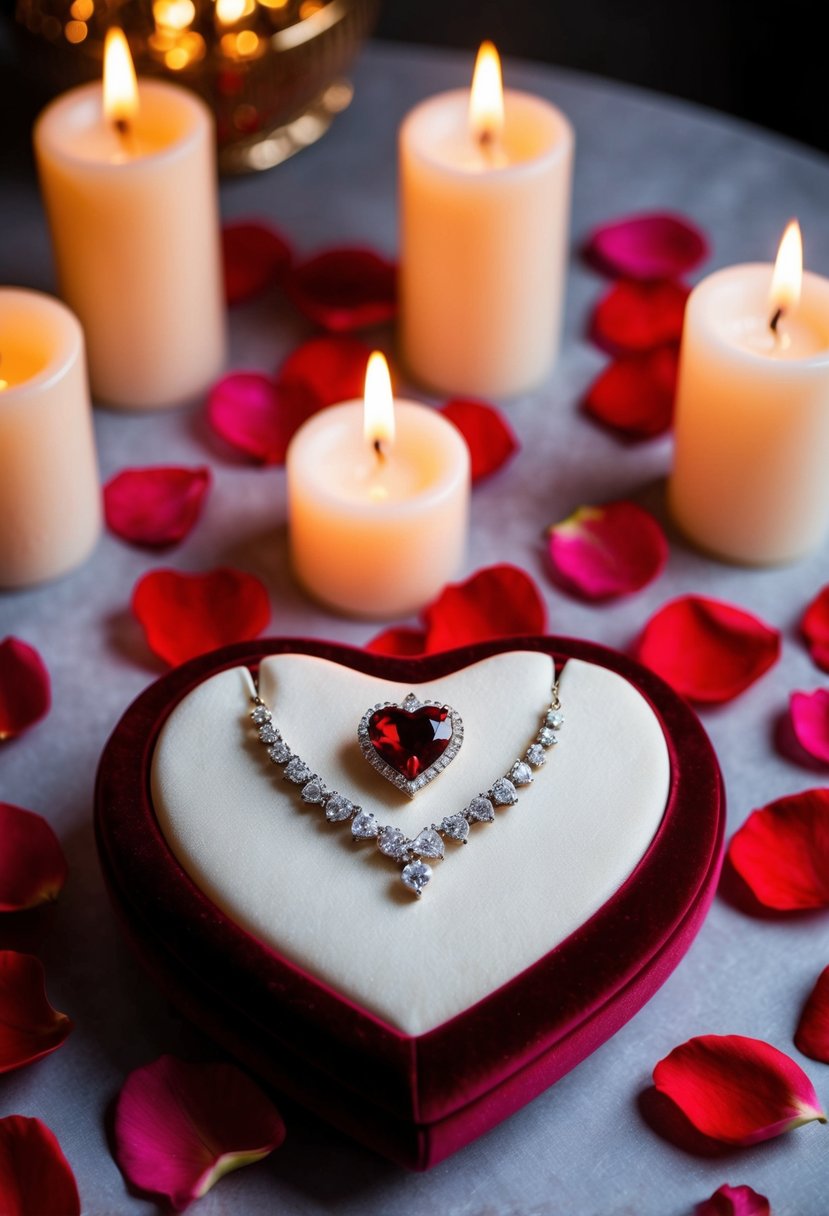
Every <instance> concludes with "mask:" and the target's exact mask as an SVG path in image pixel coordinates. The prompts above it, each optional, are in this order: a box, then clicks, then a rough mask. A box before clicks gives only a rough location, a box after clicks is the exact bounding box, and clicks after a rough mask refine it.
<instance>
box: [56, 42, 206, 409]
mask: <svg viewBox="0 0 829 1216" xmlns="http://www.w3.org/2000/svg"><path fill="white" fill-rule="evenodd" d="M104 86H105V87H104V90H103V95H102V90H101V86H100V85H96V84H90V85H84V86H82V87H81V88H79V89H73V90H72V91H71V92H69V93H65V94H64V95H63V96H61V97H59V98H58V99H57V100H56V101H54V102H53V103H52V104H51V105H50V106H48V107H47V108H46V110H45V111H44V112H43V114H42V115H41V116H40V118H39V120H38V122H37V125H36V127H35V153H36V157H37V162H38V170H39V173H40V181H41V188H42V191H43V197H44V201H45V204H46V210H47V213H48V218H49V225H50V228H51V232H52V243H53V246H54V251H55V260H56V262H57V272H58V280H59V283H60V289H61V294H62V295H63V297H64V299H65V300H66V301H67V303H68V304H69V305H70V307H71V308H72V309H73V310H74V311H75V312H76V313H77V315H78V317H79V318H80V321H81V323H82V325H83V327H84V331H85V333H86V340H87V345H88V348H89V366H90V376H91V380H92V389H93V392H94V393H95V395H96V396H98V397H100V398H102V399H103V400H104V401H106V402H108V403H109V404H110V405H116V406H126V407H129V408H135V409H155V408H158V407H161V406H168V405H177V404H179V403H181V402H184V401H187V400H189V399H191V398H193V397H195V396H196V395H197V394H199V393H201V392H203V391H204V390H205V389H206V388H207V387H208V385H209V384H210V383H211V382H212V381H213V380H214V379H215V377H216V375H217V374H218V372H219V370H220V369H221V366H222V364H223V362H224V354H225V313H224V294H223V285H222V269H221V260H220V250H219V221H218V202H217V186H216V170H215V151H214V136H213V120H212V118H211V115H210V112H209V111H208V109H207V107H206V106H205V105H204V103H203V102H202V101H201V100H200V99H199V98H197V97H196V96H195V95H194V94H192V93H190V92H189V91H187V90H185V89H182V88H179V87H178V86H176V85H171V84H166V83H163V82H161V81H150V80H141V81H140V82H138V84H137V86H136V81H135V75H134V71H133V68H132V61H131V59H130V55H129V49H128V47H127V43H126V39H125V38H124V36H123V34H122V33H121V31H119V30H111V31H110V33H109V34H108V36H107V44H106V51H105V68H104Z"/></svg>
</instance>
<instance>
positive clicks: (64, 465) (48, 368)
mask: <svg viewBox="0 0 829 1216" xmlns="http://www.w3.org/2000/svg"><path fill="white" fill-rule="evenodd" d="M100 526H101V507H100V489H99V484H98V469H97V461H96V457H95V439H94V435H93V430H92V411H91V408H90V403H89V390H88V387H87V380H86V364H85V360H84V342H83V331H82V330H81V327H80V325H79V324H78V321H77V319H76V318H75V317H73V316H72V314H71V313H70V312H69V310H68V309H67V308H64V306H63V305H62V304H60V303H59V302H58V301H57V300H53V299H52V298H51V297H50V296H45V295H41V294H40V292H35V291H23V290H22V289H18V288H11V287H9V288H1V289H0V587H24V586H28V585H29V584H32V583H39V582H43V581H44V580H46V579H50V578H55V577H57V576H58V575H60V574H64V573H65V572H66V571H67V570H71V569H72V568H73V567H74V566H77V565H78V564H79V563H80V562H82V561H83V560H84V558H86V557H87V556H88V554H89V553H90V551H91V550H92V548H93V546H94V544H95V541H96V540H97V538H98V533H99V531H100Z"/></svg>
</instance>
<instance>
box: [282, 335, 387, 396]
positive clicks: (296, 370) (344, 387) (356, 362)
mask: <svg viewBox="0 0 829 1216" xmlns="http://www.w3.org/2000/svg"><path fill="white" fill-rule="evenodd" d="M370 354H371V347H370V346H367V345H366V344H365V342H362V341H361V340H360V339H359V338H351V337H342V336H336V335H329V334H326V335H324V336H323V337H320V338H310V339H309V340H308V341H307V342H303V343H302V345H301V346H298V347H297V349H296V350H295V351H294V352H293V353H292V354H290V355H289V356H288V358H287V359H286V360H285V362H284V363H283V364H282V366H281V367H280V368H279V371H278V372H277V373H276V384H277V387H278V388H280V389H282V390H287V391H289V392H292V393H297V394H307V395H309V396H310V397H312V398H313V399H314V401H315V402H316V405H317V408H318V409H322V408H323V407H324V406H327V405H337V404H338V403H339V402H341V401H352V400H354V399H358V398H361V397H362V396H363V388H364V386H365V379H366V366H367V364H368V360H369V355H370Z"/></svg>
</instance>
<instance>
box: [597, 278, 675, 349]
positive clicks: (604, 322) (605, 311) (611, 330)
mask: <svg viewBox="0 0 829 1216" xmlns="http://www.w3.org/2000/svg"><path fill="white" fill-rule="evenodd" d="M689 293H690V288H689V287H686V286H685V284H684V283H673V282H663V283H631V282H629V281H628V280H626V279H623V280H622V281H621V282H619V283H614V284H613V286H612V287H611V288H610V290H609V291H608V293H607V295H606V296H604V298H603V299H601V300H600V301H599V303H598V305H597V306H596V311H595V312H594V314H593V319H592V322H591V325H590V334H591V337H592V339H593V341H594V342H596V343H597V344H598V345H599V346H601V347H602V348H603V349H604V350H606V351H608V353H609V354H611V355H625V354H628V355H635V354H640V353H643V352H645V351H649V350H654V349H655V348H656V347H657V346H664V345H666V344H670V343H677V344H678V343H679V340H680V338H681V337H682V321H683V318H684V316H685V302H686V300H687V299H688V295H689Z"/></svg>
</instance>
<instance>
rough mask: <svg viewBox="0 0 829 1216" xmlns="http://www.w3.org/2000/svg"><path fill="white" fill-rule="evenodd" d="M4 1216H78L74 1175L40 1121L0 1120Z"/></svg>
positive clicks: (0, 1203) (0, 1183) (0, 1206)
mask: <svg viewBox="0 0 829 1216" xmlns="http://www.w3.org/2000/svg"><path fill="white" fill-rule="evenodd" d="M0 1211H2V1213H3V1216H80V1213H81V1200H80V1196H79V1195H78V1187H77V1185H76V1183H75V1176H74V1174H73V1173H72V1169H71V1167H70V1165H69V1162H68V1161H67V1160H66V1158H65V1157H64V1155H63V1152H62V1151H61V1147H60V1145H59V1144H58V1142H57V1139H56V1137H55V1135H54V1132H52V1131H50V1129H49V1128H48V1127H47V1126H46V1124H45V1123H41V1121H40V1119H27V1118H24V1116H23V1115H7V1116H6V1118H5V1119H0Z"/></svg>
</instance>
